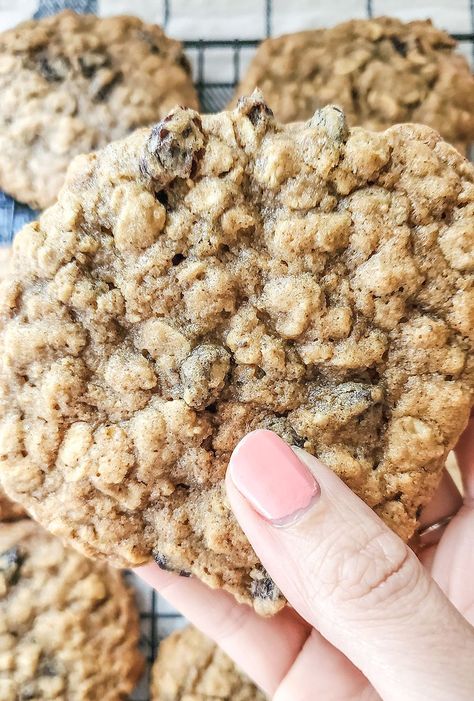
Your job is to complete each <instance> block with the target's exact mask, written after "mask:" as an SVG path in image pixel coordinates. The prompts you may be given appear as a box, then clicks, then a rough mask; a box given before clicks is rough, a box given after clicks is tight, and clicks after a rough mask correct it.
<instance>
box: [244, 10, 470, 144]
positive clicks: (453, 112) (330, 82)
mask: <svg viewBox="0 0 474 701" xmlns="http://www.w3.org/2000/svg"><path fill="white" fill-rule="evenodd" d="M455 49H456V42H455V40H454V39H453V38H452V37H450V36H449V34H447V33H446V32H443V31H441V30H439V29H437V28H436V27H433V26H432V24H431V22H430V21H429V20H427V21H425V22H423V21H416V22H408V23H403V22H400V21H399V20H397V19H393V18H390V17H380V18H377V19H371V20H352V21H350V22H344V23H343V24H339V25H337V26H336V27H333V28H332V29H316V30H310V31H305V32H298V33H295V34H287V35H285V36H281V37H276V38H272V39H266V40H265V41H264V42H263V43H262V44H261V46H260V47H259V49H258V51H257V53H256V55H255V57H254V58H253V60H252V62H251V64H250V67H249V69H248V71H247V73H246V74H245V76H244V78H243V80H242V82H241V84H240V86H239V87H238V90H237V92H238V94H239V95H246V94H248V93H249V92H251V91H252V90H253V89H254V88H255V87H256V86H258V87H259V88H261V89H262V90H263V93H264V96H265V99H266V100H268V102H269V104H271V105H272V107H273V109H274V111H275V115H276V116H277V117H278V119H281V120H282V121H283V122H292V121H296V120H301V119H308V118H309V117H311V115H312V114H313V112H314V111H315V109H317V108H318V107H323V106H324V105H326V104H328V103H331V102H335V103H337V104H338V105H340V106H341V107H342V108H343V109H344V111H345V113H346V116H347V119H348V122H349V124H350V125H360V126H363V127H365V128H367V129H375V130H377V131H378V130H382V129H386V128H387V127H389V126H391V125H392V124H397V123H399V122H420V123H422V124H427V125H428V126H430V127H433V129H436V130H437V131H438V132H439V133H440V134H441V135H442V136H443V138H445V139H446V140H447V141H449V142H450V143H452V144H454V145H455V146H456V147H457V148H459V150H460V151H461V152H463V153H465V152H466V148H467V147H468V146H469V144H470V143H471V142H472V141H473V140H474V77H473V75H472V73H471V69H470V68H469V65H468V63H467V61H466V60H465V58H464V57H463V56H461V55H458V54H457V53H455Z"/></svg>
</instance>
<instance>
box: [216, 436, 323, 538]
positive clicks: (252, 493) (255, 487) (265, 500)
mask: <svg viewBox="0 0 474 701" xmlns="http://www.w3.org/2000/svg"><path fill="white" fill-rule="evenodd" d="M229 471H230V477H231V479H232V481H233V483H234V484H235V486H236V487H237V489H238V490H239V492H240V493H241V494H242V495H243V496H244V497H245V498H246V499H247V501H249V502H250V504H251V505H252V506H253V508H254V509H255V510H256V511H257V512H258V513H259V514H260V515H261V516H263V517H264V518H265V519H266V520H267V521H270V523H272V524H273V525H275V526H288V525H291V524H292V523H295V521H297V520H298V518H300V516H302V514H303V513H304V512H305V511H306V510H307V509H308V508H309V507H310V506H311V505H312V504H313V502H314V500H315V499H317V497H318V496H319V494H320V488H319V484H318V483H317V482H316V480H315V478H314V477H313V475H312V473H311V472H310V471H309V470H308V468H307V467H306V465H304V464H303V463H302V462H301V460H299V459H298V457H297V456H296V454H295V453H294V452H293V450H292V449H291V448H290V447H289V446H288V445H287V444H286V443H285V442H284V441H282V439H281V438H279V437H278V436H277V435H276V434H275V433H273V432H272V431H262V430H261V431H253V432H252V433H249V434H248V435H247V436H245V438H243V439H242V440H241V441H240V443H239V444H238V446H237V447H236V448H235V450H234V452H233V453H232V457H231V459H230V463H229Z"/></svg>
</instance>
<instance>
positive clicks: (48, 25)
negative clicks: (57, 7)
mask: <svg viewBox="0 0 474 701" xmlns="http://www.w3.org/2000/svg"><path fill="white" fill-rule="evenodd" d="M0 94H1V100H0V188H2V189H3V190H4V191H5V192H7V193H8V194H9V195H11V196H12V197H15V198H16V199H18V200H20V201H21V202H26V203H27V204H29V205H30V206H31V207H34V208H36V207H38V208H40V209H42V208H44V207H46V206H48V205H50V204H52V203H53V202H54V200H55V199H56V196H57V193H58V191H59V188H60V187H61V185H62V183H63V181H64V176H65V173H66V168H67V166H68V165H69V162H70V160H71V158H72V157H73V156H75V155H77V154H78V153H86V152H89V151H92V150H94V149H97V148H100V147H102V146H105V144H107V143H109V142H110V141H112V140H114V139H119V138H122V137H123V136H125V135H126V134H128V133H129V132H131V131H132V130H133V129H136V128H137V127H141V126H144V125H147V124H151V123H153V122H154V121H156V120H157V119H159V118H160V117H161V116H163V115H164V114H166V112H167V111H168V110H170V109H171V108H172V107H174V106H175V105H176V104H181V105H185V106H189V107H197V104H198V102H197V96H196V92H195V90H194V87H193V84H192V79H191V70H190V67H189V64H188V62H187V59H186V58H185V56H184V54H183V50H182V46H181V44H180V43H179V42H177V41H174V40H172V39H169V38H168V37H167V36H166V35H165V34H164V33H163V31H162V30H161V28H160V27H158V26H156V25H151V24H144V23H143V22H142V21H141V20H139V19H138V18H136V17H106V18H99V17H96V16H94V15H78V14H75V13H74V12H71V11H65V12H62V13H60V14H58V15H54V16H52V17H47V18H44V19H40V20H32V21H28V22H24V23H23V24H20V25H19V26H18V27H16V28H14V29H10V30H9V31H6V32H4V33H3V34H0Z"/></svg>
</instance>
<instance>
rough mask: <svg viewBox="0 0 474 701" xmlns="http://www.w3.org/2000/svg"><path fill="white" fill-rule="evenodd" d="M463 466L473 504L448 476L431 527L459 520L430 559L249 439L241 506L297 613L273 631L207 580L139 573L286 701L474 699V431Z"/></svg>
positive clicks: (324, 473) (464, 447) (329, 481)
mask: <svg viewBox="0 0 474 701" xmlns="http://www.w3.org/2000/svg"><path fill="white" fill-rule="evenodd" d="M295 453H296V454H295ZM457 455H458V461H459V464H460V467H461V470H462V473H463V482H464V490H465V499H464V503H462V500H461V498H460V496H459V493H458V492H456V490H454V489H453V485H452V482H450V480H449V479H448V478H447V476H446V477H445V478H444V480H443V483H442V485H441V488H440V490H439V491H438V493H437V495H436V498H435V499H434V500H433V502H432V504H430V506H429V507H428V508H427V509H426V511H425V513H424V514H423V517H424V523H425V524H426V523H431V522H434V521H438V520H439V519H440V518H441V517H443V516H446V515H447V514H451V513H454V512H455V511H456V510H457V509H459V510H458V511H457V514H456V516H455V517H454V518H453V519H452V520H451V522H450V523H449V525H448V526H447V528H446V529H445V531H444V533H443V536H442V538H441V540H440V542H439V543H438V544H437V545H434V546H432V547H427V548H424V549H423V550H422V551H421V553H420V559H418V558H417V557H416V556H415V555H414V553H413V552H412V551H411V550H410V548H408V547H407V546H406V545H405V544H404V543H403V542H402V541H401V540H400V539H399V538H398V537H397V536H396V535H395V534H393V533H392V532H391V531H390V530H389V529H388V528H387V527H386V526H385V525H384V524H383V522H382V521H381V520H380V519H379V518H378V517H377V516H376V515H375V514H374V512H373V511H372V510H371V509H369V508H368V507H367V506H366V505H365V504H364V503H363V502H362V501H361V500H360V499H358V498H357V497H356V496H355V495H354V494H353V493H352V492H351V491H350V490H349V489H348V488H347V487H346V486H345V485H344V484H343V483H342V481H341V480H339V479H338V478H337V477H336V475H335V474H334V473H332V472H331V471H330V470H329V469H327V468H326V467H324V466H323V465H321V464H320V463H319V462H318V461H317V460H316V459H315V458H313V457H312V456H310V455H308V454H307V453H305V452H304V451H302V450H298V449H296V450H295V452H293V451H292V450H290V449H289V448H288V446H287V445H286V444H285V443H283V441H281V440H280V439H279V438H278V437H276V436H275V435H274V434H271V433H270V432H267V431H265V432H262V431H259V432H255V433H252V434H249V436H247V437H246V438H244V439H243V441H241V443H240V444H239V445H238V447H237V448H236V450H235V451H234V454H233V456H232V459H231V463H230V466H229V470H228V476H227V490H228V495H229V499H230V502H231V505H232V508H233V510H234V513H235V515H236V517H237V519H238V520H239V523H240V525H241V526H242V528H243V530H244V531H245V533H246V535H247V537H248V538H249V540H250V542H251V543H252V545H253V547H254V549H255V551H256V553H257V555H258V556H259V557H260V559H261V561H262V563H263V564H264V566H265V567H266V569H267V570H268V572H269V573H270V575H271V576H272V578H273V579H274V580H275V582H276V583H277V584H278V586H279V587H280V588H281V590H282V591H283V593H284V594H285V596H286V597H287V599H288V601H289V602H290V604H291V606H292V607H293V608H290V607H286V608H285V609H284V610H283V611H281V612H280V613H279V614H277V615H276V616H274V617H273V618H270V619H263V618H259V617H258V616H257V615H256V614H255V613H254V612H253V610H252V609H251V608H250V607H247V606H242V605H239V604H237V603H236V602H235V600H234V599H233V598H232V597H231V596H230V595H228V594H227V593H225V592H223V591H212V590H210V589H208V588H207V587H206V586H205V585H204V584H202V583H201V582H199V581H197V580H193V579H185V580H183V579H181V578H179V577H178V576H176V575H173V574H170V573H167V572H163V571H162V570H160V569H159V568H158V567H157V566H155V565H148V566H146V567H142V568H139V569H138V570H137V572H138V574H140V576H142V577H143V578H144V579H145V580H146V581H148V582H149V583H150V584H151V585H152V586H154V587H155V588H157V589H158V590H159V591H160V593H162V594H163V595H164V596H165V597H166V598H167V599H168V600H169V601H170V602H171V603H172V604H173V605H175V606H177V607H178V608H179V609H180V610H181V611H182V613H183V614H184V615H186V616H187V617H188V618H189V619H190V620H191V621H192V622H193V623H195V625H197V626H198V627H199V628H201V629H202V630H203V631H204V632H205V633H206V634H207V635H209V636H210V637H212V638H214V640H215V641H216V642H217V643H219V644H220V645H221V647H223V648H224V649H225V650H226V652H227V653H228V654H229V655H230V656H231V657H233V658H234V660H235V661H236V662H237V663H238V664H239V665H240V666H241V667H242V668H243V669H244V670H245V671H246V672H247V674H249V676H251V677H252V678H253V679H254V680H255V682H256V683H257V684H258V685H259V686H260V687H261V688H262V689H263V690H264V691H266V692H267V693H268V694H269V695H270V696H272V698H273V699H274V701H310V700H311V701H314V700H315V699H320V698H321V699H324V700H325V701H336V700H337V701H349V700H350V701H356V700H364V701H366V700H367V701H369V700H370V701H371V700H372V699H377V698H380V697H381V698H382V699H384V700H385V701H392V700H395V699H397V700H399V699H404V701H412V700H413V701H415V700H416V701H418V700H421V699H423V700H426V699H430V701H441V700H443V701H448V700H449V701H464V700H466V701H467V700H468V699H469V700H472V698H474V629H473V627H472V625H471V624H472V623H474V586H473V584H474V420H471V423H470V427H469V429H468V430H467V431H466V432H465V434H464V436H463V437H462V439H461V441H460V443H459V445H458V448H457ZM308 468H309V469H308ZM256 473H258V480H255V479H254V475H255V474H256ZM316 480H317V482H316ZM290 484H291V485H292V487H291V488H290ZM278 485H280V487H283V489H280V490H278V489H276V486H278ZM295 511H296V512H297V515H296V517H295V516H293V517H289V514H291V513H292V512H295ZM275 518H276V519H277V521H281V520H282V521H283V524H278V525H277V524H275V523H274V522H273V519H275Z"/></svg>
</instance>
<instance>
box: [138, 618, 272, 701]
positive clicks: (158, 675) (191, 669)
mask: <svg viewBox="0 0 474 701" xmlns="http://www.w3.org/2000/svg"><path fill="white" fill-rule="evenodd" d="M265 698H266V697H265V696H264V695H263V694H262V692H261V691H259V690H258V689H257V687H256V686H255V685H254V684H253V683H252V682H251V681H250V679H249V678H248V677H247V676H246V675H244V674H243V673H242V672H241V671H240V670H239V669H238V668H237V667H236V665H235V664H234V663H233V662H232V660H231V659H230V658H229V657H228V656H227V655H226V654H225V652H223V651H222V650H221V649H220V648H219V647H217V645H215V644H214V643H213V642H212V641H211V640H209V638H206V636H205V635H203V634H202V633H200V632H199V631H198V630H197V629H196V628H193V627H191V626H189V627H187V628H184V629H183V630H179V631H176V632H175V633H172V634H171V635H170V636H169V637H168V638H166V639H165V640H163V642H161V643H160V647H159V651H158V657H157V659H156V661H155V663H154V665H153V670H152V685H151V701H265Z"/></svg>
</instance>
